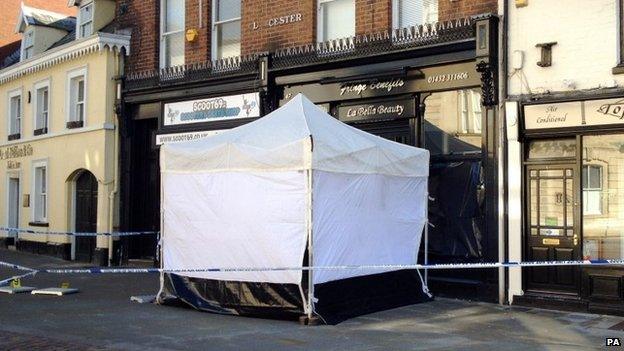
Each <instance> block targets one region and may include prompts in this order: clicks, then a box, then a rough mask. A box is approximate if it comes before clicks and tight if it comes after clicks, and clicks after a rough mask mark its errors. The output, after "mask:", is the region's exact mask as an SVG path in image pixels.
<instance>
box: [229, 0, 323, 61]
mask: <svg viewBox="0 0 624 351" xmlns="http://www.w3.org/2000/svg"><path fill="white" fill-rule="evenodd" d="M297 14H300V15H301V16H300V17H297V16H295V17H294V18H291V17H288V18H284V21H289V22H290V21H291V20H294V21H292V22H290V23H284V24H277V25H276V24H273V25H272V26H269V21H271V23H273V22H275V19H278V21H279V18H280V17H284V16H290V15H297ZM241 15H242V24H241V37H242V38H241V51H242V54H243V55H246V54H250V53H255V52H262V51H273V50H275V49H277V48H282V47H290V46H296V45H302V44H306V43H312V42H314V40H315V37H316V4H315V1H312V0H243V8H242V14H241ZM298 18H300V19H301V20H298ZM254 28H255V29H254Z"/></svg>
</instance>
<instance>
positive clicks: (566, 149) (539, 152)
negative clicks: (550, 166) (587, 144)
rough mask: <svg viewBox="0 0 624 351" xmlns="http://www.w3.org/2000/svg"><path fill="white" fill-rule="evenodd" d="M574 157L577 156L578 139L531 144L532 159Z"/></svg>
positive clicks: (542, 141)
mask: <svg viewBox="0 0 624 351" xmlns="http://www.w3.org/2000/svg"><path fill="white" fill-rule="evenodd" d="M574 156H576V139H552V140H536V141H531V142H530V143H529V158H531V159H545V158H560V157H574Z"/></svg>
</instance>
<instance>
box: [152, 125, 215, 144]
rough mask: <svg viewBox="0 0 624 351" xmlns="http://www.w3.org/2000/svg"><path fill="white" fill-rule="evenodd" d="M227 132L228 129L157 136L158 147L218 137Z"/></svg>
mask: <svg viewBox="0 0 624 351" xmlns="http://www.w3.org/2000/svg"><path fill="white" fill-rule="evenodd" d="M226 130H227V129H220V130H203V131H199V132H189V133H171V134H158V135H156V145H163V144H173V143H181V142H185V141H191V140H197V139H203V138H207V137H209V136H213V135H217V134H219V133H222V132H224V131H226Z"/></svg>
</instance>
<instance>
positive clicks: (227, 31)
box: [212, 0, 241, 59]
mask: <svg viewBox="0 0 624 351" xmlns="http://www.w3.org/2000/svg"><path fill="white" fill-rule="evenodd" d="M212 13H213V16H212V23H213V28H212V39H213V40H212V42H213V45H212V57H213V58H215V59H222V58H226V57H234V56H240V54H241V2H240V0H215V1H214V2H213V11H212Z"/></svg>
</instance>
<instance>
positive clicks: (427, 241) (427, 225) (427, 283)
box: [425, 192, 429, 286]
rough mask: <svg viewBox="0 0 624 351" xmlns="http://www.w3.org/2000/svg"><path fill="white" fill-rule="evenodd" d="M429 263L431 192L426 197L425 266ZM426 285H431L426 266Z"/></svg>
mask: <svg viewBox="0 0 624 351" xmlns="http://www.w3.org/2000/svg"><path fill="white" fill-rule="evenodd" d="M428 264H429V192H426V197H425V266H426V265H428ZM425 285H427V286H428V285H429V269H428V268H426V267H425Z"/></svg>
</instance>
